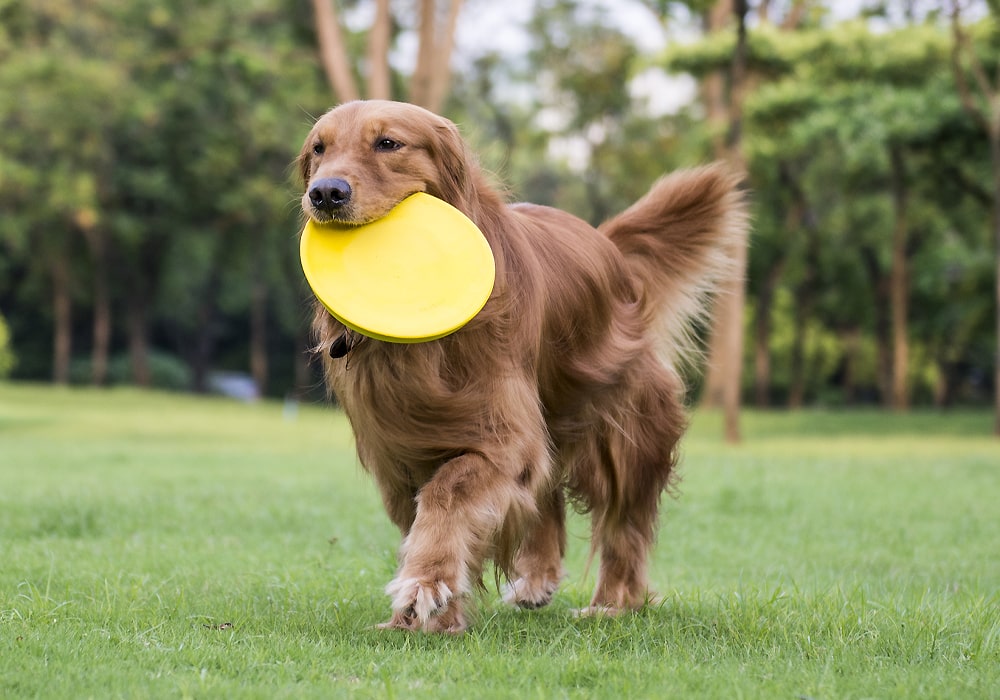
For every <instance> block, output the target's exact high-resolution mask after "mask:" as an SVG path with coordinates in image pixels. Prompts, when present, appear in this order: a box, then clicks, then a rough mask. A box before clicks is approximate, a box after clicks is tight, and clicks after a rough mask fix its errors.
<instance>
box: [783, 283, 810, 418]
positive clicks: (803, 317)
mask: <svg viewBox="0 0 1000 700" xmlns="http://www.w3.org/2000/svg"><path fill="white" fill-rule="evenodd" d="M813 288H814V285H813V283H812V281H811V280H808V281H807V282H805V283H803V284H801V285H799V287H798V289H797V290H796V294H795V320H794V330H793V333H794V335H793V336H792V357H791V360H790V362H789V364H790V367H789V372H790V375H791V379H790V382H789V385H788V407H789V408H792V409H798V408H802V406H803V405H804V404H805V396H806V331H807V322H808V320H809V317H810V316H811V315H812V309H813Z"/></svg>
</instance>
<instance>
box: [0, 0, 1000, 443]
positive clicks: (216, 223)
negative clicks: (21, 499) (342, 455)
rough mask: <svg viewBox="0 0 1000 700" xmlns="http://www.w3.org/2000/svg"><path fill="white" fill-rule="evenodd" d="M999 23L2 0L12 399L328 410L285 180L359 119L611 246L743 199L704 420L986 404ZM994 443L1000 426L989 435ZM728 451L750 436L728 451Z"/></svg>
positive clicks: (707, 10) (1, 128) (615, 8)
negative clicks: (709, 203)
mask: <svg viewBox="0 0 1000 700" xmlns="http://www.w3.org/2000/svg"><path fill="white" fill-rule="evenodd" d="M998 20H1000V2H998V0H955V1H954V2H951V1H950V0H946V1H945V2H921V1H920V0H909V1H907V0H886V1H883V2H873V1H868V0H853V1H843V2H841V1H834V0H771V1H768V0H755V1H748V0H717V1H712V0H701V1H691V2H668V1H666V0H505V2H503V3H497V2H495V1H494V0H465V1H464V2H462V1H461V0H450V1H449V0H437V1H436V2H435V0H399V1H397V0H353V1H351V0H314V1H312V2H310V1H309V0H241V1H240V2H236V0H214V1H213V2H209V3H206V2H201V0H157V1H156V2H152V1H150V0H134V1H132V2H128V3H122V2H118V1H117V0H75V1H74V0H63V1H61V2H60V1H55V0H30V1H29V0H0V378H2V377H9V378H12V379H19V380H32V381H51V382H55V383H78V384H93V385H114V384H123V383H132V384H137V385H141V386H152V387H159V388H170V389H177V390H192V391H196V392H207V391H222V392H223V393H229V394H234V395H240V396H243V397H245V398H253V397H257V396H306V395H309V394H311V393H316V392H318V391H319V390H318V389H317V387H318V385H319V382H320V380H319V375H318V372H317V371H316V370H315V368H314V367H312V366H311V365H310V362H309V357H308V353H307V348H308V347H309V335H308V320H309V313H308V303H309V302H308V300H309V298H310V294H309V292H308V289H307V287H306V285H305V283H304V280H303V277H302V273H301V269H300V267H299V263H298V250H297V236H298V230H299V227H300V212H299V209H298V197H299V196H300V194H301V183H299V182H298V181H297V175H296V169H295V167H294V160H295V157H296V154H297V153H298V150H299V147H300V145H301V143H302V139H303V138H304V137H305V135H306V133H307V132H308V130H309V127H310V125H311V123H312V121H313V120H314V119H315V118H316V117H317V116H319V115H320V114H322V113H323V112H324V111H326V110H327V109H328V108H329V107H330V106H332V105H333V104H336V103H338V102H342V101H346V100H349V99H354V98H358V97H389V98H393V99H401V100H407V101H411V102H415V103H417V104H421V105H424V106H426V107H428V108H430V109H432V110H435V111H438V112H440V113H442V114H444V115H446V116H448V117H450V118H451V119H453V120H454V121H456V122H457V123H458V124H459V125H460V127H461V128H462V130H463V133H464V134H465V135H466V137H467V138H468V140H469V141H470V142H471V143H472V144H473V146H474V148H475V150H476V151H477V152H478V153H479V154H480V156H481V159H482V162H483V165H484V167H485V168H487V169H488V170H489V171H491V172H492V173H495V174H496V177H497V179H498V181H501V182H503V183H505V184H506V186H507V187H508V188H509V190H510V192H511V196H512V198H516V199H526V200H530V201H534V202H538V203H542V204H551V205H554V206H558V207H561V208H563V209H567V210H569V211H571V212H574V213H576V214H577V215H579V216H581V217H583V218H585V219H588V220H589V221H591V222H593V223H597V222H600V221H601V220H603V219H604V218H606V217H608V216H610V215H612V214H614V213H616V212H617V211H619V210H620V209H622V208H624V207H625V206H627V205H628V204H630V203H631V202H632V201H634V200H635V199H636V198H637V197H639V196H641V195H642V194H643V193H644V192H645V191H646V189H647V188H648V187H649V185H650V184H651V183H652V182H653V181H654V180H655V179H656V178H657V177H658V176H660V175H661V174H662V173H664V172H666V171H669V170H671V169H674V168H678V167H685V166H693V165H697V164H699V163H703V162H706V161H709V160H713V159H724V160H727V161H729V162H730V163H732V165H733V167H736V168H739V169H741V170H742V171H743V172H745V174H746V187H747V189H748V191H749V192H750V193H751V197H752V202H753V232H752V235H751V237H750V240H749V242H748V245H747V246H741V247H740V248H741V249H740V250H733V251H732V254H733V255H735V256H739V257H745V259H746V269H747V280H746V284H745V285H739V286H737V287H734V288H733V289H731V290H730V293H729V294H727V295H726V296H725V297H724V298H723V299H722V301H721V302H720V303H719V309H717V313H716V314H715V315H714V318H716V319H717V321H716V323H715V326H714V327H706V328H704V329H701V332H702V334H703V335H704V338H705V343H706V347H707V351H706V355H707V363H706V364H707V366H708V371H707V372H706V373H705V374H704V376H703V378H700V379H698V378H696V379H695V389H694V390H695V392H697V393H696V395H695V396H693V399H697V400H699V401H701V402H702V403H703V404H705V405H729V406H730V408H731V409H732V410H735V406H738V405H739V403H740V402H742V403H743V404H750V405H755V406H760V407H769V406H770V407H783V406H789V407H801V406H808V405H823V406H842V405H858V404H864V405H880V406H885V407H887V408H892V409H895V410H906V409H907V408H909V407H911V406H932V405H933V406H950V405H955V404H962V405H981V406H987V405H990V403H991V402H992V401H994V396H995V393H996V385H997V383H998V380H997V378H996V377H997V361H996V352H997V350H996V333H997V323H998V321H997V316H998V310H997V291H996V290H997V286H996V285H997V261H998V250H997V245H998V244H997V239H998V236H1000V233H998V231H1000V223H998V206H1000V21H998ZM998 427H1000V426H998ZM730 428H731V437H733V438H736V437H738V428H737V426H736V425H735V423H734V424H732V425H731V426H730Z"/></svg>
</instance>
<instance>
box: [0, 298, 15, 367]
mask: <svg viewBox="0 0 1000 700" xmlns="http://www.w3.org/2000/svg"><path fill="white" fill-rule="evenodd" d="M16 365H17V358H16V357H15V356H14V350H13V349H12V348H11V342H10V328H8V327H7V322H6V321H5V320H4V318H3V315H2V314H0V379H6V378H7V377H9V376H10V373H11V370H13V369H14V367H15V366H16Z"/></svg>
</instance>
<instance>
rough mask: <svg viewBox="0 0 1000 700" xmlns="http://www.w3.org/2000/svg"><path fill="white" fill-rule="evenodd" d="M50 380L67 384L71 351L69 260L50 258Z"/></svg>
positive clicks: (71, 310) (71, 302)
mask: <svg viewBox="0 0 1000 700" xmlns="http://www.w3.org/2000/svg"><path fill="white" fill-rule="evenodd" d="M52 308H53V314H52V320H53V327H52V340H53V342H52V381H53V382H55V383H56V384H69V364H70V359H71V357H72V353H73V300H72V294H71V291H70V271H69V262H68V261H67V260H66V259H65V258H63V257H59V256H57V257H55V258H53V260H52Z"/></svg>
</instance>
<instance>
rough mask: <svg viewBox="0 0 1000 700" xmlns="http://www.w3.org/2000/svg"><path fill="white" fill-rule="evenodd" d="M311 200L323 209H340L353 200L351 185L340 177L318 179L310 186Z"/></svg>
mask: <svg viewBox="0 0 1000 700" xmlns="http://www.w3.org/2000/svg"><path fill="white" fill-rule="evenodd" d="M309 201H310V202H311V203H312V205H313V206H314V207H315V208H316V209H319V210H321V211H333V210H334V209H339V208H340V207H342V206H344V205H345V204H347V203H348V202H350V201H351V186H350V184H348V182H347V181H346V180H341V179H340V178H339V177H327V178H323V179H322V180H316V181H315V182H313V183H312V184H311V185H310V187H309Z"/></svg>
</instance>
